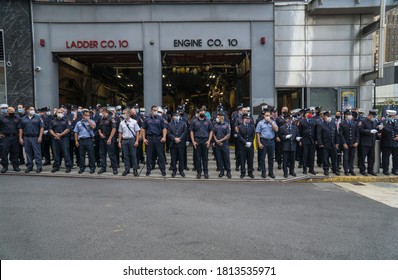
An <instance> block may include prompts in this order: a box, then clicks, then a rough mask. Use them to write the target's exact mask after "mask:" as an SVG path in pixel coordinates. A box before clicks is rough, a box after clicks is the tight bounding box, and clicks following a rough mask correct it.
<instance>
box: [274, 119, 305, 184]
mask: <svg viewBox="0 0 398 280" xmlns="http://www.w3.org/2000/svg"><path fill="white" fill-rule="evenodd" d="M285 120H286V123H285V124H284V125H282V126H281V127H280V128H279V131H278V135H279V138H280V139H281V146H282V147H281V149H282V153H283V176H284V177H285V178H287V177H288V173H287V166H288V164H289V174H290V175H292V176H293V177H296V173H295V172H294V165H295V162H296V151H297V141H300V140H301V137H300V135H299V130H298V127H297V126H296V125H295V124H294V123H292V117H291V116H290V115H285Z"/></svg>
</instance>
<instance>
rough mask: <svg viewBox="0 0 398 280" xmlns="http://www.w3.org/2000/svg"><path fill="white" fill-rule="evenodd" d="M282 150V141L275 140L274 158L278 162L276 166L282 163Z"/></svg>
mask: <svg viewBox="0 0 398 280" xmlns="http://www.w3.org/2000/svg"><path fill="white" fill-rule="evenodd" d="M283 155H284V152H282V142H276V141H275V160H276V162H277V163H278V166H279V165H281V164H282V156H283Z"/></svg>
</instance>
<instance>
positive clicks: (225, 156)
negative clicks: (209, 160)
mask: <svg viewBox="0 0 398 280" xmlns="http://www.w3.org/2000/svg"><path fill="white" fill-rule="evenodd" d="M217 117H218V118H219V122H217V123H216V124H215V126H214V127H213V138H214V142H215V143H214V144H215V152H216V158H217V166H218V167H219V169H220V174H218V177H219V178H222V177H224V170H225V171H227V177H228V178H231V160H230V156H229V141H228V140H229V137H230V136H231V126H230V124H229V123H226V122H225V113H224V112H219V113H218V114H217Z"/></svg>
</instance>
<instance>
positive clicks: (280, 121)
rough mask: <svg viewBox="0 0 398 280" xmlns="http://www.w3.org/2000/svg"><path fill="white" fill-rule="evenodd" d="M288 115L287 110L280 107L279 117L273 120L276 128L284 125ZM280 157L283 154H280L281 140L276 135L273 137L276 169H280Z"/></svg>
mask: <svg viewBox="0 0 398 280" xmlns="http://www.w3.org/2000/svg"><path fill="white" fill-rule="evenodd" d="M288 114H289V109H288V108H287V107H282V109H281V115H280V116H279V117H277V118H276V119H274V121H275V122H276V124H277V126H278V128H280V127H282V125H285V124H286V120H285V116H287V115H288ZM282 157H283V152H282V143H281V139H280V137H279V136H278V135H276V137H275V160H276V162H277V164H278V169H282Z"/></svg>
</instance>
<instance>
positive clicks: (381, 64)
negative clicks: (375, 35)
mask: <svg viewBox="0 0 398 280" xmlns="http://www.w3.org/2000/svg"><path fill="white" fill-rule="evenodd" d="M385 26H386V2H385V0H380V30H379V73H378V78H379V79H382V78H383V75H384V51H385V41H384V37H385V34H384V28H385Z"/></svg>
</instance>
